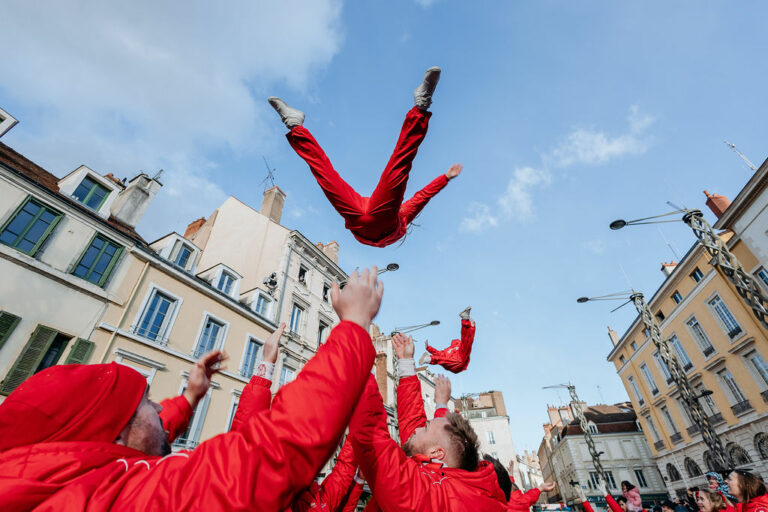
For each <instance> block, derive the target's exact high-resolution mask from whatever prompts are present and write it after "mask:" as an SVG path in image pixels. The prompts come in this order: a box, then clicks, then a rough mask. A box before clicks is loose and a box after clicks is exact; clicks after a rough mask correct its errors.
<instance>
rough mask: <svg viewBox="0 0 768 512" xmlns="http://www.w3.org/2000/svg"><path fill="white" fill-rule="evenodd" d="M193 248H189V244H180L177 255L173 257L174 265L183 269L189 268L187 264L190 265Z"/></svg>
mask: <svg viewBox="0 0 768 512" xmlns="http://www.w3.org/2000/svg"><path fill="white" fill-rule="evenodd" d="M193 252H194V251H192V248H191V247H190V246H188V245H187V244H184V243H182V244H180V245H179V249H178V251H177V252H176V254H175V255H174V256H173V259H172V261H173V263H175V264H176V265H178V266H180V267H181V268H187V263H189V258H190V256H192V253H193Z"/></svg>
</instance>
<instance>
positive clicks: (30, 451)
mask: <svg viewBox="0 0 768 512" xmlns="http://www.w3.org/2000/svg"><path fill="white" fill-rule="evenodd" d="M156 458H159V457H152V456H148V455H146V454H145V453H142V452H140V451H137V450H134V449H132V448H127V447H125V446H120V445H117V444H112V443H98V442H72V443H66V442H62V443H40V444H36V445H28V446H22V447H19V448H13V449H10V450H6V451H4V452H1V453H0V510H28V509H31V508H34V507H35V506H37V505H39V504H41V503H43V502H44V501H45V500H46V499H48V498H49V497H51V496H52V495H54V494H56V493H57V492H58V491H60V490H61V489H63V488H64V487H67V486H70V485H78V486H81V487H82V488H83V490H86V489H95V488H96V487H98V486H99V485H100V484H101V483H102V482H103V481H104V480H105V479H107V478H109V477H110V476H111V475H122V474H124V473H125V471H126V469H127V468H128V466H129V464H131V462H129V461H132V460H133V461H135V460H136V459H144V460H152V459H156ZM120 459H124V460H126V462H125V464H123V463H122V462H117V461H119V460H120ZM89 494H90V493H84V497H85V498H86V499H87V496H88V495H89ZM72 506H73V509H74V508H77V504H76V503H73V504H72ZM84 506H85V503H83V507H81V508H84Z"/></svg>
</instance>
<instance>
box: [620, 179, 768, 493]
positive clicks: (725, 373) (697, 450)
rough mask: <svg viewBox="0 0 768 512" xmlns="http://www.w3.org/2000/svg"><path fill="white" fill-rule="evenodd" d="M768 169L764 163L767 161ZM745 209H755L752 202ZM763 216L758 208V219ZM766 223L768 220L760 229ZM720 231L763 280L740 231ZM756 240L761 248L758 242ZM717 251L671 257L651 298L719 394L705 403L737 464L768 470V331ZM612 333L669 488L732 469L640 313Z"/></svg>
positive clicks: (704, 387)
mask: <svg viewBox="0 0 768 512" xmlns="http://www.w3.org/2000/svg"><path fill="white" fill-rule="evenodd" d="M765 168H766V164H763V166H762V167H761V169H762V170H763V171H765ZM763 176H764V175H763ZM763 179H764V178H763ZM750 183H752V182H750ZM752 197H753V198H759V197H763V195H762V194H756V195H754V196H752ZM713 199H714V200H716V202H715V201H713ZM707 204H708V205H709V206H710V207H711V208H712V210H713V212H715V214H716V215H717V214H722V213H723V211H728V210H730V207H729V203H728V200H727V199H725V198H723V197H722V196H712V195H710V196H709V200H708V201H707ZM766 204H768V203H766ZM766 204H763V207H762V209H764V208H765V206H766ZM741 206H742V207H744V206H745V205H744V204H742V205H741ZM762 209H760V211H762ZM743 211H748V212H754V211H755V210H754V208H753V207H746V208H743ZM737 217H738V216H734V217H729V218H730V219H731V220H729V221H728V222H729V223H730V222H734V223H735V224H733V225H736V224H738V222H737V220H736V219H737ZM758 218H759V216H758V215H754V216H753V220H755V219H758ZM729 225H731V224H729ZM752 226H754V223H753V224H752ZM767 228H768V226H765V225H764V226H762V228H761V229H762V230H763V231H765V230H766V229H767ZM747 232H750V233H752V232H751V231H749V230H748V229H746V228H745V229H742V233H747ZM752 234H754V233H752ZM720 236H721V238H723V240H725V241H726V243H727V244H728V245H729V246H730V250H731V251H732V252H733V253H734V254H735V255H736V256H737V257H738V258H739V260H740V261H741V263H742V265H743V266H744V268H745V269H746V270H747V271H750V272H752V273H753V274H754V275H755V276H756V277H757V278H758V280H760V281H762V275H763V274H764V272H765V271H764V270H763V267H762V264H761V262H760V261H759V260H758V259H757V258H756V257H755V255H754V254H753V253H752V251H751V250H750V248H749V246H748V245H747V243H745V239H742V238H738V237H734V236H733V233H732V232H724V233H722V234H721V235H720ZM763 237H765V234H764V233H763ZM753 242H755V244H756V245H753V246H754V247H758V246H759V243H757V241H755V240H753ZM710 259H711V258H710V257H709V256H708V254H707V253H706V252H705V251H704V249H703V248H702V247H701V246H700V245H699V244H695V245H693V246H692V247H691V249H690V250H689V251H688V253H687V254H686V255H685V256H684V257H683V258H682V260H681V261H680V263H678V264H676V263H674V262H673V263H667V264H664V265H663V266H662V270H663V271H664V277H665V278H664V282H663V283H662V284H661V286H660V287H659V289H658V290H657V291H656V293H654V295H653V297H651V298H650V300H648V301H647V302H648V305H649V307H650V308H651V311H652V312H653V314H654V315H655V316H656V319H657V321H658V322H659V324H660V327H661V329H662V336H663V337H664V338H665V339H667V340H668V341H669V344H670V347H671V352H672V353H673V354H674V355H675V356H676V357H677V358H678V361H679V362H680V364H681V366H682V367H683V369H684V371H685V372H686V373H687V377H688V380H689V381H690V383H691V385H692V386H693V387H694V389H695V390H696V391H697V392H698V393H700V394H701V393H702V392H704V391H707V392H711V394H710V395H709V396H706V395H704V396H701V397H700V399H699V402H700V404H701V406H702V408H703V409H704V412H705V414H706V415H707V416H708V417H709V421H710V423H711V424H712V425H713V426H714V428H715V430H716V432H717V433H718V434H719V436H720V438H721V440H722V442H723V444H724V446H725V448H726V451H727V452H728V453H729V455H730V457H731V458H732V460H733V463H734V465H736V466H737V467H741V468H745V469H749V470H751V471H755V472H757V473H760V474H762V475H764V476H765V475H768V434H766V432H768V365H767V364H766V361H768V338H767V337H766V334H768V333H767V332H766V330H765V328H764V326H762V324H760V322H759V321H758V320H757V319H756V317H755V316H754V315H753V313H752V310H751V309H749V308H748V307H746V305H745V303H744V302H743V300H742V299H741V297H740V296H739V295H738V293H737V292H736V290H735V288H734V287H733V286H732V285H731V283H730V282H729V280H728V279H727V278H726V277H725V276H724V275H723V274H722V272H720V271H719V270H717V269H716V268H715V267H713V266H712V265H711V264H710ZM766 277H767V278H768V276H766ZM610 335H611V339H612V342H613V348H612V350H611V352H610V354H609V355H608V360H609V361H611V362H613V363H614V364H615V366H616V370H617V372H618V374H619V376H620V377H621V380H622V382H623V383H624V386H625V387H626V389H627V392H628V394H629V396H630V398H631V400H632V404H633V406H634V408H635V410H636V411H637V412H638V416H639V419H640V422H641V423H642V425H643V431H644V433H645V435H646V437H647V439H648V443H649V444H650V445H651V447H652V451H653V456H654V460H655V461H656V463H657V464H658V467H659V470H660V471H661V472H662V473H663V475H664V478H665V481H666V483H667V486H668V488H669V490H670V492H671V493H673V494H677V495H681V494H683V493H684V492H685V489H686V488H687V487H690V486H694V485H703V484H704V483H705V479H704V476H703V475H704V473H706V472H707V471H711V470H725V469H727V468H721V467H719V466H718V465H717V464H716V463H715V460H714V458H713V456H712V454H711V453H710V452H709V451H708V449H707V446H706V445H705V443H704V442H703V440H702V437H701V434H700V433H699V432H698V427H697V426H696V425H695V423H694V422H693V420H692V418H691V415H690V414H689V412H688V410H687V408H686V406H685V404H684V402H683V401H682V400H681V397H680V394H679V391H678V389H677V386H676V385H675V384H674V383H673V381H672V378H671V375H670V373H669V369H668V368H667V367H666V365H664V363H663V362H662V361H661V359H660V358H659V355H658V351H657V349H656V347H655V346H654V344H653V343H652V342H651V340H650V339H649V337H648V336H647V331H646V330H645V328H644V326H643V324H642V322H641V321H640V318H639V317H638V318H636V319H635V321H634V322H633V323H632V324H631V325H630V327H629V328H628V329H627V331H626V333H625V334H624V335H623V336H621V337H619V336H617V335H616V334H615V333H613V332H612V331H611V332H610Z"/></svg>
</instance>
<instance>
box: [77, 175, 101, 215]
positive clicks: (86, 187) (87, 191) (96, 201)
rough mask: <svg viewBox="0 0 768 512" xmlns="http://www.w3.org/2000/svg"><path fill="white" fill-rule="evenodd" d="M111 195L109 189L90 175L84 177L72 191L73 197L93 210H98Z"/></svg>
mask: <svg viewBox="0 0 768 512" xmlns="http://www.w3.org/2000/svg"><path fill="white" fill-rule="evenodd" d="M108 195H109V189H108V188H107V187H105V186H104V185H101V184H100V183H97V182H96V180H94V179H93V178H91V177H90V176H86V177H85V178H83V181H81V182H80V185H78V186H77V188H76V189H75V191H74V192H73V193H72V197H74V198H75V199H77V200H78V201H79V202H81V203H83V204H84V205H85V206H87V207H88V208H90V209H92V210H98V209H99V208H100V207H101V205H102V204H104V200H105V199H106V198H107V196H108Z"/></svg>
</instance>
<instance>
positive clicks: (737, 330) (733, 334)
mask: <svg viewBox="0 0 768 512" xmlns="http://www.w3.org/2000/svg"><path fill="white" fill-rule="evenodd" d="M741 333H742V330H741V327H736V328H735V329H734V330H732V331H731V332H729V333H728V337H729V338H731V339H734V338H735V337H737V336H738V335H739V334H741Z"/></svg>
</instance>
